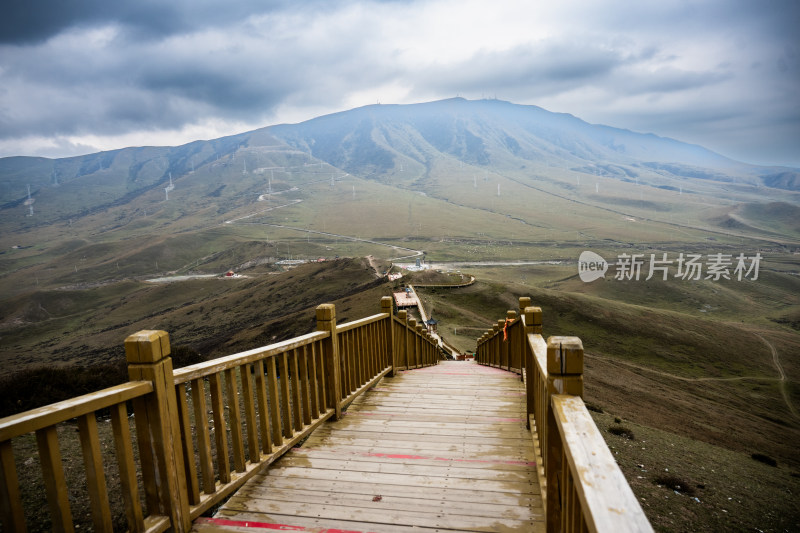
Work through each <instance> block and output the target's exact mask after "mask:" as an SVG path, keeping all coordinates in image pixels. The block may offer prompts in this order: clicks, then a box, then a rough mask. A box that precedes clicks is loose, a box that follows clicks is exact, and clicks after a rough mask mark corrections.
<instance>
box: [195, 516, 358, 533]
mask: <svg viewBox="0 0 800 533" xmlns="http://www.w3.org/2000/svg"><path fill="white" fill-rule="evenodd" d="M195 524H209V525H212V526H233V527H252V528H257V529H271V530H273V531H313V532H314V533H365V532H364V531H358V530H355V529H338V528H322V529H320V528H318V527H316V526H315V527H313V528H312V529H308V528H306V527H303V526H290V525H288V524H273V523H271V522H251V521H250V520H228V519H226V518H203V517H201V518H198V519H197V520H195Z"/></svg>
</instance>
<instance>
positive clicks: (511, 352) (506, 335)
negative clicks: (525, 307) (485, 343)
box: [503, 311, 522, 376]
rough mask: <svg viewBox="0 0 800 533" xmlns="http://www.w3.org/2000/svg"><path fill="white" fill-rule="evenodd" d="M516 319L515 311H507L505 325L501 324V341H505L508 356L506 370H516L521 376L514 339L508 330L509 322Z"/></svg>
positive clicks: (520, 366)
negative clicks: (503, 329) (502, 329)
mask: <svg viewBox="0 0 800 533" xmlns="http://www.w3.org/2000/svg"><path fill="white" fill-rule="evenodd" d="M516 319H517V312H516V311H508V312H507V313H506V323H505V324H503V328H505V331H503V340H504V341H505V350H506V354H507V356H508V368H507V369H506V370H509V371H511V369H512V368H516V369H517V370H519V375H520V376H522V365H520V364H519V356H518V353H519V352H518V350H517V346H515V345H514V339H512V335H513V333H512V331H513V330H509V326H510V325H511V323H510V322H508V321H509V320H511V321H514V320H516ZM515 363H516V364H518V365H519V366H517V367H515V366H514V364H515Z"/></svg>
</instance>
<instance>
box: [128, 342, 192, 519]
mask: <svg viewBox="0 0 800 533" xmlns="http://www.w3.org/2000/svg"><path fill="white" fill-rule="evenodd" d="M169 354H170V346H169V335H168V334H167V332H166V331H152V330H144V331H139V332H138V333H134V334H133V335H130V336H129V337H128V338H126V339H125V356H126V359H127V361H128V377H129V378H130V379H131V381H149V382H151V383H152V384H153V393H152V394H148V395H147V396H144V397H142V398H139V399H137V400H135V401H134V405H133V407H134V416H135V420H136V433H137V438H138V442H139V455H140V458H141V463H142V477H143V482H144V487H145V495H146V500H147V506H148V507H147V509H148V512H149V513H150V514H161V515H166V516H169V518H170V522H171V524H172V529H173V530H175V531H189V530H190V529H191V527H192V522H191V518H190V516H189V494H188V491H187V489H186V477H185V472H184V470H183V450H182V448H181V436H180V427H179V422H178V404H177V399H176V398H175V381H174V377H173V374H172V358H171V357H169Z"/></svg>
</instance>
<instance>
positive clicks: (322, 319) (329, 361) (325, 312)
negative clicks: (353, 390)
mask: <svg viewBox="0 0 800 533" xmlns="http://www.w3.org/2000/svg"><path fill="white" fill-rule="evenodd" d="M317 331H327V332H328V333H330V335H329V336H328V338H327V339H325V340H323V341H322V346H323V352H324V355H323V357H324V359H325V381H327V383H328V407H332V408H333V409H334V415H333V416H334V420H339V419H341V418H342V374H341V368H340V364H339V340H338V339H337V337H336V306H334V305H333V304H322V305H319V306H317Z"/></svg>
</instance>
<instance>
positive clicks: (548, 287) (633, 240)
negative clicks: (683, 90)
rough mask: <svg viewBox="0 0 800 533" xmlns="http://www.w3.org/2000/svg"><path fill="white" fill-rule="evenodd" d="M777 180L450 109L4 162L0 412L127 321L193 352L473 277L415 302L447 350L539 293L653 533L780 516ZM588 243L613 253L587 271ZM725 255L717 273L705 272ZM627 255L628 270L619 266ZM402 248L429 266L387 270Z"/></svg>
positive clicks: (510, 110) (704, 156)
mask: <svg viewBox="0 0 800 533" xmlns="http://www.w3.org/2000/svg"><path fill="white" fill-rule="evenodd" d="M796 175H797V170H796V169H783V168H769V167H755V166H751V165H746V164H743V163H738V162H735V161H732V160H729V159H725V158H723V157H722V156H719V155H717V154H713V153H712V152H709V151H707V150H704V149H702V148H700V147H696V146H691V145H685V144H682V143H679V142H677V141H673V140H670V139H661V138H658V137H656V136H652V135H639V134H634V133H632V132H627V131H623V130H615V129H613V128H607V127H604V126H592V125H589V124H586V123H584V122H582V121H580V120H578V119H576V118H575V117H571V116H569V115H555V114H552V113H548V112H546V111H544V110H541V109H539V108H533V107H530V106H514V105H513V104H508V103H506V102H498V101H477V102H470V101H465V100H460V99H455V100H449V101H444V102H434V103H431V104H421V105H419V106H369V107H367V108H361V109H357V110H353V111H349V112H345V113H340V114H337V115H331V116H327V117H320V118H319V119H315V120H313V121H309V122H306V123H303V124H299V125H283V126H274V127H271V128H265V129H263V130H257V131H255V132H249V133H246V134H241V135H238V136H234V137H229V138H225V139H218V140H214V141H198V142H196V143H191V144H189V145H185V146H181V147H173V148H129V149H124V150H118V151H114V152H104V153H102V154H92V155H89V156H82V157H77V158H70V159H61V160H47V159H39V158H6V159H2V160H0V227H2V228H3V231H2V232H1V233H0V361H1V362H2V366H0V374H2V377H3V379H4V387H3V389H4V390H5V391H6V397H5V398H4V403H3V407H4V409H6V413H5V414H8V412H10V411H12V410H14V409H19V408H23V407H27V406H30V405H32V402H33V401H34V400H35V398H27V397H25V398H22V397H19V394H21V393H18V392H13V391H14V390H17V389H13V388H12V384H13V383H15V382H17V383H21V382H24V381H23V378H22V377H23V376H25V375H26V372H27V373H28V374H27V375H28V376H33V375H37V376H40V375H41V371H42V369H43V368H45V369H47V370H50V371H54V370H58V369H62V370H67V371H69V370H75V369H89V370H91V369H92V368H100V367H104V368H105V367H108V366H109V365H110V366H112V367H113V366H114V365H120V364H121V363H122V361H123V359H124V353H123V349H122V341H123V339H124V338H125V336H127V335H128V334H130V333H133V332H135V331H137V330H140V329H163V330H167V331H168V332H169V333H170V337H171V341H172V344H173V345H174V346H179V347H183V348H185V349H186V350H188V351H190V352H192V353H195V354H197V355H196V357H200V358H211V357H216V356H219V355H223V354H229V353H233V352H235V351H239V350H245V349H248V348H252V347H255V346H259V345H263V344H268V343H270V342H274V341H276V340H281V339H285V338H289V337H292V336H295V335H298V334H302V333H306V332H308V331H310V330H311V329H313V328H314V318H313V310H314V307H315V306H316V305H318V304H320V303H323V302H333V303H335V304H336V305H337V313H338V316H339V319H340V320H342V321H343V320H347V319H354V318H360V317H362V316H365V315H368V314H372V313H374V312H377V306H378V300H379V297H380V296H382V295H386V294H389V292H390V291H391V290H392V289H393V288H396V287H397V286H399V284H401V283H406V282H411V283H413V282H414V281H415V279H416V280H417V281H418V282H421V283H424V282H425V281H426V280H427V281H430V280H431V279H435V277H436V276H437V275H441V276H445V277H448V276H450V277H452V276H451V275H449V274H434V273H433V272H434V271H436V270H441V271H443V272H445V273H446V272H448V271H450V272H451V273H456V272H458V273H460V274H464V275H465V276H466V275H471V276H474V277H475V278H476V280H477V281H476V283H474V284H473V285H470V286H468V287H464V288H459V289H420V294H421V297H422V298H423V303H424V304H425V306H426V309H427V310H428V312H429V313H430V314H432V315H433V316H434V317H435V318H436V319H437V320H438V321H439V331H440V332H441V333H442V334H443V335H444V336H445V337H446V339H447V340H448V341H449V342H450V343H451V344H454V345H455V346H457V347H459V348H460V349H462V350H464V351H471V350H473V349H474V347H475V339H476V337H479V336H480V335H481V333H482V332H483V331H484V330H485V329H486V328H488V327H489V325H490V324H492V323H495V322H496V320H497V319H498V318H500V317H502V316H504V315H505V312H506V310H508V309H516V308H517V299H518V298H519V297H520V296H530V297H531V298H532V300H533V302H534V303H535V305H539V306H541V307H542V309H543V314H544V328H545V335H546V336H548V335H556V334H559V335H562V334H563V335H577V336H579V337H581V339H582V340H583V343H584V347H585V350H586V352H587V357H586V371H585V372H586V373H585V390H586V393H585V398H586V401H587V402H588V403H589V404H590V405H591V406H592V407H593V409H594V410H595V413H594V414H595V416H596V421H597V423H598V426H599V427H600V428H601V430H602V431H603V432H604V434H605V435H606V439H607V441H608V443H609V445H610V446H611V448H612V450H613V451H614V453H615V454H617V457H618V462H619V463H620V465H621V467H622V468H623V471H624V472H625V473H626V475H627V476H628V479H629V481H630V482H631V485H632V486H633V488H634V491H635V492H636V494H637V496H639V497H640V498H641V501H642V505H643V507H644V509H645V511H646V512H647V513H648V517H649V518H650V520H651V521H652V522H653V524H654V525H655V527H656V528H657V529H659V530H664V531H674V530H687V531H688V530H691V531H700V530H706V531H727V530H753V529H759V530H762V531H768V530H770V531H782V530H797V529H800V503H798V502H799V501H800V500H799V499H798V498H797V496H796V494H797V493H798V492H799V491H800V474H799V472H800V460H799V459H798V455H797V444H796V443H797V442H800V415H798V411H800V223H799V222H798V221H800V207H799V206H800V191H798V190H797V189H796V188H793V187H794V185H793V184H796V183H797V180H796V179H794V178H792V176H796ZM776 176H782V177H784V178H785V177H786V176H789V178H790V179H783V178H782V179H777V178H776ZM170 180H172V183H173V184H174V188H173V189H171V190H170V191H167V192H168V200H167V194H166V193H167V192H165V191H164V189H165V188H167V187H168V186H169V183H170ZM28 184H30V185H31V190H32V197H31V198H32V201H29V200H28V199H27V194H26V192H25V191H26V185H28ZM779 187H783V188H779ZM31 212H32V213H33V214H32V216H29V215H30V214H31ZM587 250H588V251H592V252H595V253H596V254H598V255H600V256H601V257H602V258H604V259H605V260H606V261H608V263H609V264H610V265H609V271H608V272H607V273H606V275H605V277H604V278H602V279H598V280H596V281H592V282H589V283H586V282H583V281H581V279H580V278H579V275H578V265H577V261H578V258H579V256H580V255H581V253H582V252H584V251H587ZM681 254H683V257H689V256H690V255H693V254H695V255H699V256H700V258H701V263H702V264H703V266H704V267H705V268H706V270H704V271H703V274H702V276H700V277H699V279H688V277H687V276H684V275H683V274H684V272H679V271H678V267H679V264H678V258H679V257H681ZM719 254H721V255H722V256H724V257H729V258H730V264H729V267H728V270H727V277H728V278H729V279H726V278H725V277H724V276H720V277H719V278H718V279H715V277H714V276H713V275H712V276H709V271H708V270H707V268H708V265H709V262H713V261H712V258H713V256H717V255H719ZM740 254H742V256H743V257H744V258H745V259H746V265H745V266H747V267H753V266H754V265H753V258H755V257H756V256H757V255H758V257H759V258H760V262H759V263H758V268H757V270H755V269H753V270H750V272H749V273H748V272H741V274H743V275H742V276H741V278H742V279H739V276H737V272H736V271H735V270H734V269H735V266H736V258H737V257H738V256H739V255H740ZM634 255H638V256H639V257H640V259H641V260H643V261H644V263H645V264H644V266H643V267H642V268H643V270H642V272H641V273H640V275H639V276H638V278H637V277H635V276H633V275H632V273H630V272H629V274H631V275H630V276H622V275H617V274H618V273H619V271H620V265H619V264H618V263H619V260H620V258H623V257H625V256H627V257H631V256H634ZM367 256H371V257H370V258H368V257H367ZM417 257H419V258H420V259H422V260H424V263H426V264H428V265H432V267H433V268H432V270H431V271H429V272H418V273H408V272H405V278H403V279H401V280H400V281H396V282H389V281H387V280H386V278H385V277H383V274H384V273H385V272H386V271H388V270H390V269H394V270H395V271H397V270H398V268H397V267H392V264H393V263H414V262H415V260H416V258H417ZM320 258H324V259H326V260H325V261H324V262H317V260H318V259H320ZM401 258H403V259H401ZM665 258H666V260H667V261H670V262H669V264H668V265H667V269H666V270H665V271H663V272H662V271H656V272H655V273H654V275H653V276H650V279H646V278H648V274H650V272H649V271H648V268H647V267H648V265H650V264H652V262H653V261H655V260H664V259H665ZM287 260H288V261H289V262H287ZM297 260H303V261H305V263H303V264H301V265H300V266H296V267H295V266H291V261H297ZM681 266H683V265H681ZM228 270H233V271H234V272H235V273H236V274H237V275H236V276H233V277H225V276H223V274H224V273H225V272H227V271H228ZM756 272H757V275H756ZM664 277H666V279H664ZM163 278H166V281H164V279H163ZM619 278H622V279H619ZM154 280H157V281H154ZM37 372H38V374H37ZM29 390H30V389H29ZM29 400H30V401H29ZM773 463H774V464H775V465H776V466H772V464H773Z"/></svg>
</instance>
